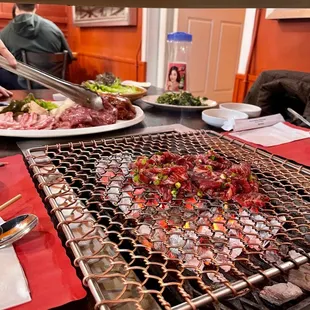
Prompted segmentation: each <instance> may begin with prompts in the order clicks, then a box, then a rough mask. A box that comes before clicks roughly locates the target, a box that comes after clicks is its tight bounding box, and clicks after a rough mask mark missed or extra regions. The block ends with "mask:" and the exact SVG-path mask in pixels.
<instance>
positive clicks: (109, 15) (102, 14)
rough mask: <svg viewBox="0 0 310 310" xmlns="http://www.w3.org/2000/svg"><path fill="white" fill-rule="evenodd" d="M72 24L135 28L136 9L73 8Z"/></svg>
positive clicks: (81, 6)
mask: <svg viewBox="0 0 310 310" xmlns="http://www.w3.org/2000/svg"><path fill="white" fill-rule="evenodd" d="M72 10H73V23H74V25H76V26H78V27H115V26H136V25H137V9H136V8H115V7H113V8H112V7H97V6H84V5H79V6H73V7H72Z"/></svg>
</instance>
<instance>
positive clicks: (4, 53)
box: [0, 40, 17, 94]
mask: <svg viewBox="0 0 310 310" xmlns="http://www.w3.org/2000/svg"><path fill="white" fill-rule="evenodd" d="M0 54H1V55H2V56H3V57H4V58H5V59H6V60H7V61H8V63H9V64H10V65H11V66H12V67H14V68H15V67H16V64H17V63H16V59H15V57H14V56H13V55H12V54H11V52H10V51H9V50H8V49H7V48H6V46H5V45H4V43H3V42H2V40H0ZM1 93H2V94H3V92H2V91H1Z"/></svg>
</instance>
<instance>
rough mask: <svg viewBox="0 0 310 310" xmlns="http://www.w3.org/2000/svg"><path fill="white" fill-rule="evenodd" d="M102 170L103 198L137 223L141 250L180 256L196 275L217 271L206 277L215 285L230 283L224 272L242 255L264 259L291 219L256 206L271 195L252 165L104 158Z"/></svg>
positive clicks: (202, 157)
mask: <svg viewBox="0 0 310 310" xmlns="http://www.w3.org/2000/svg"><path fill="white" fill-rule="evenodd" d="M97 172H98V174H99V176H100V179H101V182H102V184H103V185H104V186H105V187H106V190H105V191H104V193H102V198H103V199H104V201H106V200H108V201H110V202H111V203H112V204H113V205H114V206H115V207H118V208H119V209H120V210H121V211H122V212H123V214H124V216H125V218H126V219H134V221H135V223H137V224H138V225H137V226H136V229H135V235H136V236H137V239H138V240H139V242H140V243H141V244H142V245H143V246H144V247H146V248H148V249H150V250H156V251H160V252H162V253H165V255H167V257H169V258H172V259H176V258H177V259H179V260H180V261H181V262H182V263H183V267H184V268H186V269H189V270H192V271H194V272H197V271H198V272H201V271H203V272H206V271H208V270H212V268H214V266H215V267H216V268H217V270H218V271H216V273H212V272H211V271H210V272H207V273H206V275H207V276H208V277H209V279H211V280H212V281H214V282H221V281H223V280H225V277H224V276H223V275H222V274H221V273H220V271H221V272H229V271H230V270H231V268H232V267H233V264H232V262H233V261H234V260H236V259H237V258H238V257H239V256H240V255H241V254H242V253H243V252H247V251H251V252H252V253H255V252H256V253H257V254H260V253H261V252H262V250H264V248H265V247H266V246H267V245H269V246H270V248H271V249H274V244H273V243H271V241H270V239H271V238H272V236H274V235H276V234H277V233H278V231H279V230H280V229H281V227H282V223H284V222H285V221H286V219H285V217H279V218H278V219H275V218H273V217H270V216H269V215H268V214H267V215H264V214H261V213H259V211H258V208H255V207H257V206H258V205H261V206H263V205H264V204H265V203H266V202H267V200H268V197H266V196H264V195H263V194H260V193H259V192H258V182H257V180H256V177H255V176H254V175H253V174H252V173H251V167H250V165H249V164H247V163H241V164H239V165H236V164H232V163H231V162H229V161H228V160H226V159H224V158H221V157H219V156H218V155H216V154H215V153H214V152H207V153H206V154H199V155H185V156H180V155H177V154H173V153H170V152H163V153H157V154H154V155H153V156H150V157H147V156H139V157H137V158H136V160H135V161H133V160H132V157H131V155H129V154H126V153H125V154H116V155H115V156H111V157H105V159H102V160H101V161H100V162H99V163H98V165H97ZM223 184H228V185H227V186H226V185H225V186H223ZM211 194H212V195H211ZM213 197H214V198H221V199H225V201H227V200H235V201H236V200H238V202H240V204H241V206H236V205H233V206H232V205H231V206H230V205H228V204H226V203H224V206H222V205H221V206H219V205H218V206H216V205H215V206H214V207H211V206H210V204H209V199H208V198H213ZM242 199H243V200H242ZM251 199H252V200H251ZM251 202H252V203H251ZM242 205H245V207H242ZM225 206H226V207H225ZM253 207H254V209H253ZM226 208H227V209H226ZM206 266H208V267H206ZM209 267H211V268H209ZM208 268H209V269H208ZM221 279H222V280H221Z"/></svg>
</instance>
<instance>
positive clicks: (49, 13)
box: [0, 2, 68, 37]
mask: <svg viewBox="0 0 310 310" xmlns="http://www.w3.org/2000/svg"><path fill="white" fill-rule="evenodd" d="M12 8H13V4H12V3H5V2H1V3H0V29H2V28H4V27H5V26H6V25H7V24H8V23H9V22H10V21H11V19H12ZM37 13H38V14H39V15H41V16H42V17H45V18H47V19H49V20H51V21H53V22H54V23H55V24H57V26H58V27H59V28H60V29H61V30H62V32H63V33H64V35H65V36H66V37H67V35H68V28H67V24H68V15H67V9H66V6H65V7H64V6H63V5H45V4H41V5H39V9H38V12H37Z"/></svg>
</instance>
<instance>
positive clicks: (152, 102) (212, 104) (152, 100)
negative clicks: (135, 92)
mask: <svg viewBox="0 0 310 310" xmlns="http://www.w3.org/2000/svg"><path fill="white" fill-rule="evenodd" d="M158 97H159V96H158V95H152V96H145V97H143V98H142V99H141V100H142V101H144V102H145V103H148V104H150V105H153V106H155V107H159V108H162V109H167V110H190V111H195V110H196V111H201V110H205V109H209V108H214V107H216V106H217V102H215V101H213V100H210V99H209V100H206V101H205V102H206V103H207V104H208V105H202V106H180V105H171V104H162V103H157V102H156V100H157V98H158Z"/></svg>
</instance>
